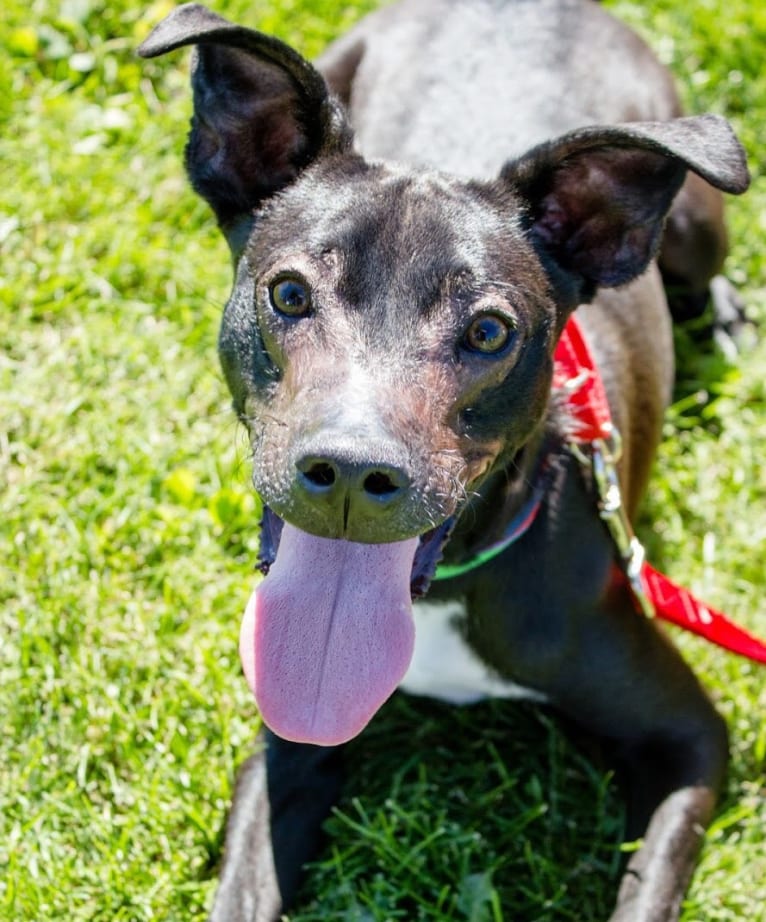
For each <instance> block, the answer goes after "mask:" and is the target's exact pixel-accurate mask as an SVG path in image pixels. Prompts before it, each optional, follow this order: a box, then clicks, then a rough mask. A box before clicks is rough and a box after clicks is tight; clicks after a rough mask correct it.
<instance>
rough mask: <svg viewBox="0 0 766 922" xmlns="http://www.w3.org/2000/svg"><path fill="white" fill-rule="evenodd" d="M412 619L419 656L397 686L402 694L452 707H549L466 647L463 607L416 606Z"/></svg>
mask: <svg viewBox="0 0 766 922" xmlns="http://www.w3.org/2000/svg"><path fill="white" fill-rule="evenodd" d="M414 616H415V652H414V653H413V656H412V662H411V663H410V668H409V669H408V670H407V673H406V675H405V676H404V678H403V679H402V681H401V683H400V685H399V687H400V688H401V689H403V690H404V691H406V692H410V693H411V694H413V695H429V696H430V697H432V698H439V699H441V700H442V701H448V702H450V703H451V704H472V703H473V702H475V701H480V700H481V699H482V698H516V699H522V698H523V699H527V700H532V701H545V695H543V694H541V693H540V692H536V691H533V690H532V689H529V688H524V687H523V686H521V685H516V684H515V683H514V682H510V681H508V680H506V679H502V678H500V676H497V675H494V674H493V673H492V671H491V670H490V669H489V668H488V667H487V666H486V665H485V664H484V663H482V661H481V660H480V659H479V657H478V656H477V655H476V654H475V653H474V651H473V650H472V649H471V648H470V647H469V646H468V644H467V643H466V642H465V640H464V639H463V636H462V634H461V632H460V626H459V623H460V622H461V621H464V620H465V617H466V607H465V603H464V602H462V601H460V600H453V601H448V602H417V603H416V604H415V605H414Z"/></svg>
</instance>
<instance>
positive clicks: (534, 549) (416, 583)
mask: <svg viewBox="0 0 766 922" xmlns="http://www.w3.org/2000/svg"><path fill="white" fill-rule="evenodd" d="M190 44H194V45H197V46H198V49H197V54H196V60H195V69H194V77H193V85H194V103H195V108H194V119H193V123H192V130H191V134H190V138H189V142H188V147H187V150H186V163H187V168H188V171H189V175H190V177H191V181H192V183H193V185H194V188H195V189H196V190H197V191H198V192H199V193H200V194H201V195H202V196H204V197H205V198H206V199H207V201H208V202H209V203H210V204H211V206H212V207H213V210H214V211H215V214H216V217H217V219H218V222H219V224H220V226H221V228H222V230H223V233H224V234H225V235H226V238H227V240H228V242H229V244H230V246H231V250H232V253H233V257H234V262H235V266H236V279H235V283H234V289H233V292H232V295H231V298H230V299H229V302H228V305H227V307H226V312H225V316H224V319H223V326H222V330H221V337H220V353H221V358H222V362H223V367H224V371H225V374H226V378H227V381H228V384H229V387H230V389H231V392H232V394H233V397H234V406H235V409H236V411H237V413H238V414H239V417H240V419H241V420H242V421H243V422H244V423H245V425H246V426H247V428H248V430H249V432H250V436H251V440H252V447H253V452H254V464H255V475H254V477H255V484H256V487H257V488H258V490H259V492H260V493H261V495H262V497H263V499H264V502H265V503H266V504H267V505H268V508H269V512H267V514H266V516H265V519H264V535H263V545H264V547H263V553H264V556H265V557H266V558H268V557H270V556H272V555H273V554H275V553H276V555H277V556H276V560H275V561H274V564H273V567H272V569H271V573H270V575H269V576H268V578H267V579H266V581H265V582H264V583H263V585H262V587H261V588H259V590H258V592H257V594H256V596H255V597H254V599H253V600H252V602H251V604H250V606H248V611H247V614H246V617H245V622H244V625H243V632H242V642H241V652H242V658H243V662H244V666H245V672H246V674H247V677H248V680H249V682H250V684H251V686H252V687H253V689H254V691H255V694H256V697H257V700H258V703H259V706H260V708H261V711H262V713H263V715H264V719H265V720H266V722H267V723H268V724H269V725H270V726H271V728H272V730H273V731H274V732H273V734H269V739H268V748H267V752H266V754H265V756H264V755H263V754H257V755H256V756H254V757H253V758H252V759H251V760H250V761H249V762H248V763H247V764H246V766H245V767H244V769H243V771H242V773H241V776H240V779H239V782H238V785H237V791H236V796H235V800H234V806H233V811H232V816H231V818H230V821H229V827H228V838H227V843H226V862H225V866H224V869H223V875H222V881H221V886H220V889H219V893H218V896H217V900H216V903H215V907H214V910H213V918H214V919H216V920H226V922H234V920H245V919H247V920H270V919H274V918H276V917H277V916H278V914H279V912H280V910H281V909H282V908H283V907H284V906H287V905H288V904H289V902H290V900H291V899H292V898H293V896H294V894H295V891H296V888H297V886H298V883H299V878H300V872H301V867H302V865H303V864H304V863H305V861H306V860H308V859H309V858H310V857H311V855H312V853H313V852H314V850H315V848H316V843H317V841H318V837H319V827H320V824H321V822H322V820H323V818H324V817H325V816H326V815H327V813H328V811H329V809H330V806H331V804H332V803H333V800H334V798H335V797H336V795H337V792H338V785H339V780H338V779H339V777H340V768H339V746H340V744H342V743H343V742H345V741H346V740H348V739H349V738H350V737H352V736H354V735H355V734H356V733H358V732H359V731H360V730H361V729H362V728H363V727H364V725H365V724H366V723H367V722H368V721H369V720H370V718H371V717H372V716H373V714H374V713H375V711H376V710H377V709H378V707H379V706H380V705H381V703H382V702H383V701H384V700H385V699H386V698H387V697H388V696H389V695H390V694H391V692H392V691H393V690H394V688H395V687H396V686H397V685H399V684H402V685H403V687H404V688H405V689H410V690H412V691H415V692H419V693H425V694H434V695H437V696H440V697H442V698H446V699H448V700H453V701H456V702H461V701H462V702H465V701H470V700H476V699H477V698H478V697H481V696H483V695H488V694H489V695H497V696H506V697H514V696H524V695H526V696H529V697H532V698H534V699H537V700H540V701H545V702H548V703H549V704H550V705H552V706H554V707H555V708H557V709H558V710H559V711H560V712H562V713H563V714H564V715H566V716H567V717H569V718H570V719H571V720H573V721H575V722H577V723H578V724H580V725H582V726H583V727H585V728H587V729H588V730H589V731H591V732H592V733H594V734H596V735H597V736H599V737H601V738H603V739H606V740H609V741H610V743H611V745H612V748H613V751H614V752H616V753H617V754H618V758H619V762H620V765H621V766H622V769H623V771H624V773H625V776H626V779H627V782H628V786H629V791H630V797H629V829H628V835H629V836H630V837H631V838H635V837H637V836H643V840H644V844H643V847H642V848H641V849H640V850H639V851H637V852H636V853H635V854H634V855H633V856H632V858H631V860H630V862H629V866H628V869H627V872H626V874H625V876H624V878H623V882H622V885H621V887H620V892H619V898H618V902H617V908H616V910H615V913H614V915H613V916H612V920H613V922H615V920H625V922H627V920H630V922H650V920H651V922H660V920H671V919H675V918H677V914H678V908H679V905H680V902H681V899H682V896H683V894H684V891H685V888H686V885H687V883H688V880H689V877H690V874H691V872H692V868H693V864H694V861H695V855H696V852H697V849H698V845H699V840H700V836H701V830H702V829H703V828H704V827H705V825H706V824H707V823H708V822H709V820H710V817H711V813H712V810H713V807H714V803H715V797H716V789H717V788H718V787H719V785H720V782H721V780H722V777H723V774H724V771H725V766H726V761H727V737H726V729H725V726H724V724H723V721H722V720H721V718H720V717H719V716H718V715H717V714H716V712H715V710H714V709H713V707H712V705H711V703H710V701H709V700H708V698H707V697H706V695H705V693H704V692H703V690H702V689H701V688H700V686H699V684H698V682H697V681H696V679H695V678H694V676H693V674H692V673H691V671H690V670H689V668H688V667H687V665H686V664H685V662H684V661H683V660H682V659H681V657H680V656H679V655H678V653H677V652H676V651H675V650H674V648H673V647H672V646H671V645H670V643H669V642H668V641H667V640H666V639H665V637H664V635H663V634H662V632H661V631H660V630H658V628H657V627H656V625H655V623H654V622H653V621H650V620H648V619H645V618H642V617H640V616H639V615H637V613H636V611H635V606H634V600H633V598H632V596H631V594H630V591H629V590H628V588H626V586H625V585H623V584H622V583H615V581H614V579H613V565H614V557H615V551H614V546H613V544H612V542H611V539H610V538H609V536H608V534H607V531H606V529H605V528H604V525H603V522H602V521H601V520H600V518H599V515H598V511H597V508H596V503H595V500H594V495H593V484H592V483H591V482H590V481H589V478H588V477H587V476H583V474H582V471H581V468H580V465H579V463H578V461H577V460H576V459H575V458H574V457H573V456H572V454H571V452H570V451H569V449H568V447H567V446H568V432H569V425H570V421H569V420H568V417H567V409H566V407H565V406H562V404H561V401H560V400H558V399H557V398H556V397H553V396H552V392H551V376H552V354H553V350H554V347H555V345H556V341H557V339H558V337H559V335H560V333H561V331H562V328H563V326H564V324H565V322H566V320H567V318H568V317H569V315H570V314H571V313H572V312H573V311H574V310H575V309H576V308H577V307H578V305H581V304H584V303H586V302H590V304H589V305H588V306H587V307H586V308H584V309H583V310H582V311H580V313H579V314H578V317H580V316H581V321H582V326H583V327H584V328H585V331H586V334H587V337H588V339H589V341H590V344H591V347H592V350H593V352H594V353H595V355H596V358H597V360H598V363H599V365H600V368H601V371H602V374H603V377H604V380H605V384H606V388H607V392H608V395H609V400H610V404H611V410H612V414H613V418H614V421H615V423H616V424H617V426H618V427H619V429H620V431H621V433H622V440H623V445H624V451H623V454H622V461H621V464H620V480H621V486H622V491H623V497H624V500H625V503H626V507H627V509H628V511H629V512H630V513H633V512H634V511H635V508H636V505H637V503H638V500H639V498H640V496H641V494H642V492H643V490H644V488H645V485H646V481H647V476H648V472H649V468H650V466H651V462H652V457H653V453H654V449H655V446H656V444H657V441H658V438H659V434H660V424H661V419H662V412H663V406H664V404H665V402H666V400H667V398H668V395H669V393H670V388H671V382H672V376H673V356H672V346H671V336H670V317H669V312H668V307H667V302H666V299H665V296H664V293H663V286H662V283H661V279H660V274H659V272H658V268H657V264H656V263H655V262H654V257H655V256H656V255H657V254H658V253H659V264H660V267H661V268H662V270H663V272H664V274H665V277H666V279H670V280H671V281H672V283H673V286H674V289H675V290H676V291H679V290H680V291H681V294H682V296H683V297H684V298H686V300H687V302H690V303H694V302H695V301H696V302H698V301H699V300H700V299H703V298H704V297H705V296H706V295H705V293H706V291H707V288H708V285H709V283H710V280H711V278H712V277H713V275H714V274H715V273H717V272H718V270H719V268H720V265H721V262H722V260H723V256H724V253H725V248H726V243H725V233H724V229H723V224H722V218H721V201H720V195H719V193H718V192H716V191H715V190H714V189H712V188H711V184H712V186H716V187H718V188H719V189H723V190H726V191H729V192H741V191H743V190H744V189H745V187H746V186H747V181H748V178H747V169H746V166H745V163H744V157H743V154H742V151H741V148H740V146H739V145H738V143H737V141H736V140H735V138H734V137H733V135H732V133H731V131H730V129H729V128H728V126H727V125H726V123H725V122H723V121H722V120H721V119H718V118H714V117H712V116H707V117H701V118H687V119H680V118H678V116H679V105H678V101H677V98H676V95H675V93H674V90H673V88H672V85H671V81H670V78H669V76H668V74H667V73H666V71H665V70H664V69H663V68H662V67H661V66H660V65H659V64H658V62H657V61H656V60H655V58H654V57H653V56H652V54H651V53H650V52H649V50H648V49H647V48H646V47H645V45H644V44H643V43H642V42H641V41H640V40H639V39H638V38H637V37H636V36H635V35H634V34H633V33H631V32H630V31H629V30H627V29H626V28H624V27H623V26H621V25H620V24H618V23H617V22H616V21H614V20H613V19H612V18H611V17H610V16H608V15H607V14H606V13H605V12H604V11H603V10H602V9H601V7H599V6H598V5H597V4H595V3H592V2H590V0H505V2H503V0H470V2H469V0H420V2H417V0H410V2H404V3H401V4H398V5H395V6H392V7H389V8H385V9H383V10H381V11H380V12H379V13H377V14H376V15H374V16H372V17H369V18H368V19H366V20H364V21H363V22H362V23H361V25H359V26H358V27H357V28H356V29H355V30H353V31H352V32H351V33H350V34H349V35H347V36H346V37H345V38H343V39H341V40H340V41H339V42H338V43H337V44H336V45H334V46H333V47H332V48H331V49H330V50H329V52H328V53H327V54H326V55H325V56H324V58H323V59H322V60H321V61H320V63H319V65H318V70H317V69H314V68H313V67H312V66H311V65H310V64H309V63H307V62H306V61H305V60H304V59H303V58H301V57H300V56H299V55H298V54H296V52H294V51H293V50H291V49H290V48H289V47H287V46H286V45H284V44H282V43H281V42H279V41H277V40H276V39H274V38H270V37H267V36H264V35H260V34H258V33H256V32H252V31H250V30H248V29H244V28H241V27H239V26H235V25H232V24H230V23H228V22H226V21H225V20H223V19H221V18H220V17H218V16H216V15H214V14H213V13H210V12H208V11H207V10H206V9H204V8H203V7H200V6H196V5H191V6H185V7H181V8H180V9H178V10H176V11H175V12H174V13H173V14H171V15H170V16H169V17H168V18H167V19H166V20H165V21H164V22H163V23H161V24H160V25H159V26H158V27H157V29H156V30H155V31H154V33H153V34H152V35H151V36H150V37H149V38H148V39H147V41H146V42H145V43H144V45H143V46H142V49H141V53H142V54H143V55H145V56H152V55H159V54H163V53H165V52H168V51H171V50H173V49H175V48H178V47H180V46H182V45H190ZM322 75H323V76H322ZM626 123H630V124H626ZM352 124H353V126H354V127H353V132H354V133H353V135H352V128H351V125H352ZM584 126H595V127H584ZM687 171H691V172H689V173H687ZM666 217H667V221H666ZM541 471H545V475H544V477H543V476H541ZM541 480H542V481H544V483H545V495H544V496H543V497H542V498H541V500H540V502H539V510H538V513H537V516H536V518H535V520H534V523H533V524H532V525H531V527H530V528H529V529H528V531H527V533H526V534H525V535H524V537H523V539H522V540H519V541H518V542H516V543H515V544H513V545H512V546H510V547H509V548H508V549H507V550H505V551H504V552H503V553H502V554H500V555H499V556H497V557H495V558H494V559H493V560H492V561H490V562H488V563H486V564H484V565H483V566H480V567H478V568H477V569H474V570H471V571H470V572H469V573H466V574H465V575H462V576H461V575H459V576H456V577H454V578H452V579H447V580H444V581H441V582H438V583H434V584H433V586H431V588H430V591H429V594H428V599H427V601H425V602H420V603H418V604H417V605H416V606H415V608H414V617H413V610H412V607H411V604H410V590H411V588H413V589H414V590H415V591H416V593H422V592H424V591H425V590H426V588H427V587H428V584H429V581H430V578H431V576H432V575H433V569H434V564H435V562H436V561H437V560H438V558H439V556H440V554H441V553H443V555H444V560H445V561H446V563H456V562H460V561H463V560H466V559H468V558H470V557H471V556H472V555H474V554H475V553H477V552H478V551H480V550H481V549H483V548H485V547H486V546H487V545H488V544H490V543H492V542H493V541H495V540H496V539H497V538H498V537H499V536H501V535H503V534H504V533H505V531H506V529H507V527H508V524H509V522H513V521H514V520H515V518H516V516H517V515H518V513H519V511H520V510H524V509H525V508H526V506H527V505H528V503H529V499H530V494H531V492H532V491H533V490H535V489H536V488H537V487H538V486H539V484H540V483H541ZM448 536H449V541H448V542H447V543H445V539H446V538H447V537H448ZM277 552H278V553H277ZM413 637H414V639H413ZM413 644H414V649H413ZM288 740H289V741H290V742H288ZM315 744H319V745H315Z"/></svg>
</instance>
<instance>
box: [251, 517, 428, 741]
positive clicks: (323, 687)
mask: <svg viewBox="0 0 766 922" xmlns="http://www.w3.org/2000/svg"><path fill="white" fill-rule="evenodd" d="M417 543H418V539H417V538H411V539H409V540H407V541H399V542H396V543H394V544H356V543H353V542H350V541H336V540H331V539H329V538H316V537H314V536H313V535H309V534H306V532H302V531H300V530H299V529H297V528H294V527H292V526H291V525H288V524H287V523H285V525H284V528H283V530H282V536H281V538H280V541H279V551H278V553H277V559H276V560H275V562H274V563H273V564H272V566H271V569H270V570H269V575H268V576H267V577H266V579H265V580H264V581H263V582H262V583H261V584H260V585H259V586H258V588H257V589H256V591H255V592H254V593H253V595H252V596H251V598H250V601H249V602H248V605H247V608H246V610H245V617H244V620H243V622H242V629H241V632H240V637H239V654H240V656H241V658H242V665H243V667H244V670H245V676H246V678H247V682H248V684H249V686H250V688H251V689H252V691H253V694H254V695H255V700H256V702H257V704H258V707H259V709H260V712H261V715H262V716H263V719H264V721H265V722H266V723H267V724H268V725H269V727H271V729H272V730H273V731H274V732H275V733H276V734H277V735H278V736H281V737H283V738H284V739H288V740H293V741H295V742H299V743H315V744H317V745H320V746H334V745H336V744H338V743H344V742H346V740H349V739H351V738H352V737H354V736H356V734H357V733H359V732H360V731H361V730H362V728H363V727H364V726H365V725H366V724H367V723H368V721H369V720H370V719H371V718H372V716H373V715H374V714H375V712H376V711H377V710H378V708H379V707H380V706H381V705H382V704H383V702H384V701H385V700H386V699H387V698H388V697H389V695H390V694H391V693H392V692H393V691H394V689H395V688H396V686H397V685H398V684H399V682H400V681H401V679H402V677H403V676H404V673H405V672H406V671H407V667H408V666H409V664H410V659H411V658H412V649H413V643H414V639H415V630H414V625H413V621H412V605H411V602H410V573H411V570H412V560H413V557H414V556H415V548H416V547H417Z"/></svg>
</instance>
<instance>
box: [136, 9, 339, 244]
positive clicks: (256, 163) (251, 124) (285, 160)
mask: <svg viewBox="0 0 766 922" xmlns="http://www.w3.org/2000/svg"><path fill="white" fill-rule="evenodd" d="M184 45H196V46H198V47H197V51H196V57H195V63H194V69H193V74H192V86H193V89H194V116H193V118H192V124H191V131H190V133H189V140H188V144H187V146H186V168H187V170H188V173H189V177H190V179H191V182H192V185H193V186H194V188H195V190H196V191H197V192H198V193H199V194H200V195H201V196H202V197H203V198H205V199H206V200H207V201H208V202H209V203H210V205H211V206H212V207H213V210H214V211H215V214H216V217H217V218H218V223H219V224H220V226H221V229H222V230H223V232H224V234H225V235H226V237H227V239H228V240H229V244H230V246H231V247H232V250H233V251H234V252H235V253H236V251H237V250H239V249H241V247H242V245H243V243H244V239H246V236H247V233H248V232H249V227H250V225H251V224H252V218H251V215H252V212H253V209H255V208H257V207H258V206H259V205H261V204H262V203H263V202H264V201H265V200H266V199H268V198H269V197H270V196H271V195H274V194H275V193H277V192H279V191H280V190H281V189H284V188H285V187H286V186H288V185H289V184H290V183H292V182H293V181H294V180H295V178H296V177H297V176H298V175H299V174H300V173H301V171H302V170H303V169H305V168H306V167H307V166H308V165H309V164H311V163H312V162H313V161H314V160H316V158H317V157H319V156H320V155H325V154H330V153H333V152H337V151H341V150H346V149H348V148H349V147H350V146H351V140H352V136H351V130H350V128H349V127H348V124H347V122H346V119H345V115H344V113H343V111H342V108H341V106H340V104H339V103H338V102H337V101H336V100H335V99H334V98H333V97H332V96H331V95H330V93H329V90H328V88H327V84H326V83H325V81H324V79H323V77H322V76H321V75H320V74H319V72H318V71H316V70H315V69H314V68H313V67H312V66H311V64H309V63H308V61H306V60H305V59H304V58H302V57H301V56H300V55H299V54H298V53H297V52H296V51H294V50H293V49H292V48H290V47H289V46H288V45H285V44H284V43H283V42H280V41H279V40H278V39H275V38H272V37H271V36H268V35H262V34H261V33H260V32H254V31H252V30H251V29H245V28H242V27H241V26H237V25H234V24H233V23H230V22H228V21H227V20H226V19H223V18H222V17H221V16H218V15H217V14H215V13H212V12H211V11H210V10H208V9H206V8H205V7H204V6H200V5H199V4H196V3H188V4H186V5H184V6H180V7H178V8H177V9H176V10H174V11H173V12H172V13H171V14H170V15H169V16H168V17H167V18H166V19H164V20H163V21H162V22H161V23H160V24H159V25H158V26H157V27H156V28H155V29H154V30H153V31H152V32H151V34H150V35H149V36H148V38H147V39H146V40H145V41H144V42H143V44H142V45H141V47H140V48H139V49H138V52H139V54H140V55H141V56H142V57H145V58H152V57H156V56H158V55H161V54H165V53H166V52H168V51H173V50H175V49H176V48H181V47H182V46H184Z"/></svg>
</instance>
